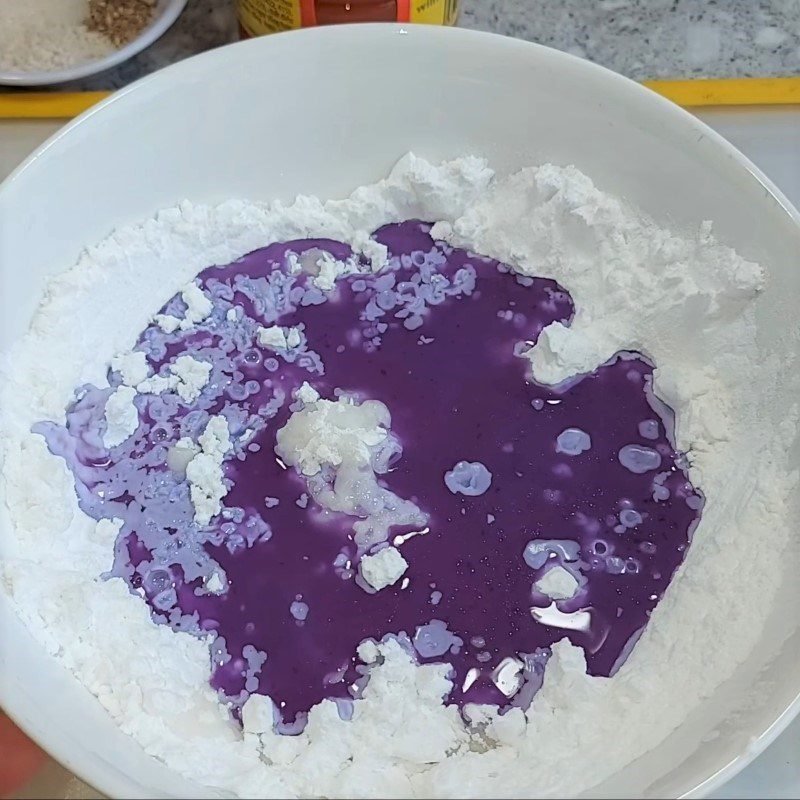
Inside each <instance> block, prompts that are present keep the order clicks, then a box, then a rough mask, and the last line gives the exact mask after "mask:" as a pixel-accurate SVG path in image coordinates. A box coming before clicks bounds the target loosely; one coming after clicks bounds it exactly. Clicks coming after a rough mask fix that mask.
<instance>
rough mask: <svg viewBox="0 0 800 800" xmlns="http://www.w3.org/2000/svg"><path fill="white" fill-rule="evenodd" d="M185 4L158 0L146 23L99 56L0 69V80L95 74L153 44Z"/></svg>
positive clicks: (59, 79)
mask: <svg viewBox="0 0 800 800" xmlns="http://www.w3.org/2000/svg"><path fill="white" fill-rule="evenodd" d="M185 6H186V0H158V3H157V4H156V9H155V12H154V14H153V19H152V21H151V22H150V24H149V25H148V26H147V27H146V28H143V29H142V32H141V33H140V34H139V35H138V36H137V37H136V38H135V39H133V40H132V41H130V42H128V44H126V45H124V46H123V47H120V48H119V49H117V50H114V51H113V52H112V53H109V55H107V56H105V57H103V58H96V59H94V60H93V61H84V62H83V63H81V64H76V65H75V66H74V67H66V68H64V69H54V70H43V71H39V72H14V71H3V70H0V84H3V83H4V84H7V85H9V86H45V85H48V84H52V83H65V82H66V81H75V80H78V79H79V78H87V77H88V76H89V75H96V74H97V73H98V72H103V71H104V70H107V69H111V67H116V66H117V64H121V63H122V62H123V61H127V60H128V59H129V58H132V57H133V56H135V55H136V54H137V53H140V52H141V51H142V50H144V49H145V47H149V46H150V45H151V44H153V42H154V41H156V39H158V38H160V37H161V36H163V34H164V33H165V32H166V31H167V30H168V29H169V28H170V26H171V25H172V23H173V22H175V20H176V19H178V17H179V16H180V13H181V11H183V9H184V7H185Z"/></svg>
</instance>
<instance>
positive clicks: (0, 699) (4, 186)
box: [0, 0, 800, 798]
mask: <svg viewBox="0 0 800 800" xmlns="http://www.w3.org/2000/svg"><path fill="white" fill-rule="evenodd" d="M173 2H175V3H176V5H180V6H181V8H182V7H183V5H185V3H186V0H173ZM176 16H177V14H176ZM165 29H166V28H165ZM411 31H413V33H414V36H417V37H422V38H423V39H424V38H426V37H427V38H428V42H427V43H426V46H431V47H435V46H437V44H438V43H439V42H440V41H442V40H443V39H448V38H451V39H452V38H457V37H458V38H462V39H465V40H467V39H473V40H475V41H478V40H480V41H482V42H484V43H488V42H491V44H490V45H489V46H490V47H504V48H514V49H516V50H517V51H519V52H522V51H527V52H530V53H533V52H536V53H538V55H539V57H542V58H546V59H551V60H552V62H553V63H554V64H556V65H558V64H565V65H567V66H568V67H570V68H577V69H578V70H585V71H586V72H587V73H594V74H595V75H597V76H601V77H602V78H603V79H604V80H606V81H607V82H609V84H611V83H615V84H616V85H617V86H618V87H621V88H623V89H624V90H625V91H627V92H629V93H630V94H631V95H636V96H638V98H640V100H641V101H643V102H645V103H649V104H651V108H653V109H656V110H657V109H660V111H661V113H666V114H671V115H672V116H673V117H674V118H675V119H677V120H681V122H680V124H681V125H684V126H689V127H690V128H692V129H693V130H694V131H695V132H697V133H698V134H701V135H702V136H703V137H705V138H707V139H710V140H711V141H713V142H714V144H715V146H716V147H718V148H720V149H722V150H723V151H724V152H725V153H726V154H727V155H728V156H729V157H730V158H731V159H732V160H733V161H734V162H735V163H736V164H737V165H738V166H739V167H741V168H743V169H744V170H745V171H746V172H747V173H749V175H750V178H751V179H753V180H755V181H756V183H758V184H760V186H761V187H762V188H763V190H764V191H765V193H766V195H767V196H769V197H770V198H771V199H772V200H773V201H774V202H775V203H776V204H777V205H778V206H779V207H780V209H781V212H784V213H785V214H787V215H788V217H789V218H790V219H791V220H792V222H793V223H794V224H795V225H796V226H797V229H798V232H800V211H798V209H797V208H795V206H794V205H793V203H792V202H791V201H790V200H789V199H788V198H787V197H786V195H785V194H784V193H783V192H782V191H781V190H780V189H779V188H778V187H777V186H776V185H775V183H774V182H773V181H772V180H771V179H770V178H769V177H767V175H765V174H764V172H763V171H762V170H761V169H760V168H759V167H758V166H756V165H755V164H754V163H753V162H752V161H751V160H750V159H749V158H748V157H747V156H745V155H744V154H743V153H742V152H741V151H739V150H738V149H737V148H736V147H735V146H734V145H733V144H731V143H730V142H729V141H728V140H727V139H725V138H724V137H723V136H722V135H721V134H719V133H717V131H715V130H714V129H713V128H711V127H710V126H709V125H707V124H706V123H705V122H703V121H702V120H700V119H699V118H698V117H696V116H694V115H693V114H691V113H690V112H689V111H687V110H686V109H684V108H682V107H680V106H678V105H677V104H675V103H673V102H672V101H671V100H668V99H667V98H665V97H663V96H662V95H660V94H658V93H657V92H655V91H653V90H651V89H649V88H648V87H646V86H644V85H643V84H641V83H638V82H637V81H634V80H633V79H631V78H628V77H626V76H624V75H622V74H620V73H617V72H614V71H613V70H611V69H609V68H607V67H604V66H602V65H599V64H595V63H593V62H591V61H588V60H586V59H583V58H581V57H579V56H575V55H573V54H570V53H566V52H564V51H561V50H558V49H556V48H552V47H548V46H545V45H541V44H538V43H534V42H529V41H526V40H523V39H518V38H515V37H511V36H505V35H502V34H497V33H492V32H488V31H477V30H470V29H465V28H457V27H455V28H449V27H440V26H434V25H424V24H408V23H352V24H344V25H330V26H318V27H312V28H299V29H294V30H290V31H284V32H281V33H277V34H271V35H269V36H262V37H255V38H253V39H248V40H243V41H238V42H232V43H230V44H227V45H224V46H222V47H218V48H215V49H213V50H208V51H205V52H202V53H198V54H196V55H194V56H190V57H189V58H186V59H183V60H181V61H179V62H176V63H174V64H171V65H169V66H167V67H164V68H162V69H159V70H157V71H155V72H153V73H150V74H149V75H146V76H144V77H142V78H140V79H138V80H136V81H134V82H132V83H130V84H128V85H127V86H125V87H123V88H121V89H119V90H118V91H116V92H114V93H113V94H112V95H110V96H109V97H107V98H105V99H104V100H102V101H101V102H99V103H98V104H96V105H95V106H93V107H91V108H89V109H88V110H86V111H85V112H83V113H82V114H80V115H79V116H78V117H76V118H74V119H73V120H71V121H70V122H69V123H67V124H66V125H65V126H64V127H62V128H60V129H59V130H58V131H56V132H55V133H54V134H53V135H52V136H50V137H49V138H48V139H47V140H46V141H45V142H44V143H43V144H41V145H40V146H39V147H38V148H37V149H36V150H35V151H34V152H33V153H32V154H30V155H29V156H28V157H27V158H26V159H25V160H24V161H23V162H22V163H21V164H20V165H19V166H17V168H16V169H15V170H14V171H13V172H11V173H10V174H9V175H8V176H7V177H6V178H5V180H3V181H2V182H0V198H2V196H3V194H4V193H5V192H6V191H8V190H9V189H10V187H11V186H12V185H13V184H15V183H16V182H17V181H18V180H20V179H21V178H22V177H23V175H24V173H25V171H26V169H27V168H28V167H29V166H30V165H31V164H33V163H34V162H35V161H37V160H38V159H39V158H40V157H41V156H42V155H43V154H44V153H45V152H46V151H48V150H50V149H51V148H52V147H54V146H56V145H57V144H58V143H59V142H60V140H61V139H62V138H65V137H68V136H70V135H71V132H72V130H73V129H74V128H76V127H79V126H86V125H90V124H92V123H93V121H94V118H95V117H99V118H100V119H101V121H102V118H103V116H104V115H105V113H106V110H107V109H108V108H110V107H111V106H113V105H115V104H118V103H125V102H126V98H127V96H128V95H132V94H141V93H142V92H144V93H147V94H149V95H153V96H154V95H156V94H157V93H158V90H159V87H160V86H163V85H164V84H165V83H169V82H170V81H171V78H172V76H173V75H177V74H179V73H180V72H186V73H188V74H191V73H192V72H194V71H196V70H197V69H198V65H200V64H201V63H202V64H208V65H213V64H215V63H216V66H217V67H224V66H225V65H226V63H227V62H228V60H229V58H230V53H231V49H232V48H237V49H238V50H241V49H243V48H254V49H255V48H258V47H269V42H270V41H271V40H273V39H274V38H275V37H280V38H284V37H297V38H298V39H299V38H313V37H319V36H326V37H331V38H335V37H337V36H340V37H342V38H345V39H346V38H348V37H353V36H363V37H371V38H375V37H376V36H385V35H390V36H394V35H395V34H396V33H410V32H411ZM779 213H780V212H779ZM3 600H5V598H2V597H0V614H2V612H3V603H2V601H3ZM8 605H9V607H10V608H11V607H13V604H11V603H8ZM12 613H14V614H15V616H17V617H18V615H17V614H16V611H13V612H12ZM22 624H23V625H24V623H22ZM23 706H24V702H23V701H20V702H18V701H17V698H16V697H15V696H14V695H13V694H11V693H9V692H7V691H5V683H4V681H2V680H0V708H2V709H3V710H4V711H5V712H6V714H7V715H8V716H9V717H10V718H11V719H12V720H13V721H14V722H15V723H16V724H17V725H18V726H19V727H20V728H22V729H23V730H24V731H25V733H26V734H28V735H29V736H31V738H33V739H34V740H36V741H40V742H46V746H45V749H46V750H47V752H48V754H49V755H51V756H52V757H53V758H55V759H56V760H57V761H59V762H60V763H62V764H65V765H68V766H69V768H70V769H71V770H72V771H73V772H75V773H76V774H78V775H79V776H80V777H81V778H82V779H83V778H84V776H86V778H87V779H88V778H89V777H91V779H90V780H86V782H87V783H90V784H91V785H92V786H94V787H95V788H97V789H99V790H100V791H102V792H103V793H104V794H106V795H108V796H110V797H114V796H127V795H129V793H130V786H129V785H128V784H126V782H125V781H124V780H121V779H120V776H119V773H117V772H116V770H114V769H113V767H111V766H110V765H106V764H97V763H95V762H94V761H93V760H92V759H91V755H90V753H88V752H87V751H86V750H84V749H83V748H82V746H81V744H80V742H75V741H67V740H63V739H57V740H55V741H54V738H55V737H51V736H50V735H49V731H48V728H47V726H46V724H43V725H42V726H41V727H40V728H39V729H38V730H35V731H34V730H32V728H33V725H31V724H28V725H26V724H24V723H23V724H21V722H20V720H22V719H24V717H25V715H24V713H23ZM796 717H800V684H798V686H797V687H796V690H795V695H794V698H793V699H792V700H791V701H790V702H789V704H788V705H787V706H786V707H785V708H784V709H783V710H782V711H781V712H780V713H779V714H778V715H777V716H776V717H775V718H774V719H773V720H772V721H771V722H770V723H769V724H767V725H765V726H760V728H761V729H760V730H758V731H757V732H756V733H755V734H754V735H752V736H751V737H750V739H749V741H748V744H747V746H746V747H745V749H744V750H743V751H742V752H741V753H740V754H739V755H737V756H735V757H734V758H732V759H731V760H730V761H728V763H726V764H723V765H722V766H720V767H717V766H715V765H709V768H708V769H707V770H706V777H705V778H704V779H703V780H701V781H700V782H699V783H697V784H695V785H694V786H691V787H687V788H686V789H685V790H684V791H683V792H682V793H681V794H680V795H679V797H680V798H703V797H707V796H708V795H709V794H711V793H712V792H714V791H716V790H717V789H719V788H720V787H721V786H723V785H724V784H725V783H726V782H727V781H729V780H730V779H732V778H733V777H734V776H735V775H737V774H738V773H739V772H741V770H743V769H744V768H745V767H747V766H748V765H749V764H750V763H752V762H753V761H754V760H755V759H756V758H757V757H758V756H759V755H760V754H761V753H762V752H764V750H765V749H766V748H767V747H768V746H769V745H770V744H772V742H774V741H775V740H776V739H777V738H778V737H779V736H780V734H781V733H783V731H784V730H785V729H786V728H787V727H788V726H789V725H790V724H791V723H792V722H793V720H794V719H795V718H796ZM126 790H127V791H126Z"/></svg>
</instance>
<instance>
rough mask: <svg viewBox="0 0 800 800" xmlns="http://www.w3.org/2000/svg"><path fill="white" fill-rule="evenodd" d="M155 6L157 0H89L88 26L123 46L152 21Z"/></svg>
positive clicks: (118, 45) (117, 45)
mask: <svg viewBox="0 0 800 800" xmlns="http://www.w3.org/2000/svg"><path fill="white" fill-rule="evenodd" d="M155 7H156V0H89V13H88V15H87V19H86V27H87V28H88V29H89V30H90V31H96V32H97V33H100V34H102V35H103V36H105V37H106V38H107V39H109V40H110V41H111V43H112V44H114V45H115V46H116V47H121V46H122V45H124V44H127V43H128V42H130V41H132V40H133V39H135V38H136V37H137V36H138V35H139V33H140V32H141V31H142V29H143V28H144V27H145V26H146V25H148V24H149V23H150V21H151V20H152V19H153V13H154V11H155Z"/></svg>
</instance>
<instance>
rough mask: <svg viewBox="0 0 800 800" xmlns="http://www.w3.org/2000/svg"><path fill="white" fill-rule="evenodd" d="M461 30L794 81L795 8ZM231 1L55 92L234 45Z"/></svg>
mask: <svg viewBox="0 0 800 800" xmlns="http://www.w3.org/2000/svg"><path fill="white" fill-rule="evenodd" d="M461 8H462V11H461V18H460V23H459V24H460V25H461V26H462V27H465V28H475V29H478V30H484V31H494V32H496V33H503V34H506V35H508V36H516V37H518V38H521V39H528V40H530V41H533V42H540V43H541V44H546V45H550V46H551V47H557V48H558V49H560V50H566V51H567V52H570V53H574V54H576V55H580V56H582V57H584V58H588V59H589V60H591V61H595V62H597V63H598V64H603V65H604V66H606V67H610V68H611V69H613V70H616V71H617V72H621V73H623V74H625V75H628V76H629V77H631V78H634V79H636V80H645V79H647V78H690V77H692V78H699V77H713V78H728V77H753V76H756V77H775V76H781V75H798V74H800V0H462V6H461ZM236 38H237V30H236V21H235V18H234V13H233V0H189V3H188V5H187V7H186V10H185V11H184V12H183V14H182V15H181V17H180V19H179V20H178V21H177V23H176V24H175V25H174V26H173V28H172V29H171V30H170V31H168V32H167V33H166V34H165V35H164V36H163V37H162V38H161V39H160V40H159V41H158V42H156V43H155V44H154V45H152V46H151V47H150V48H148V49H147V50H146V51H144V52H143V53H141V54H140V55H138V56H137V57H136V58H133V59H131V60H130V61H128V62H126V63H125V64H123V65H121V66H120V67H118V68H116V69H114V70H112V71H110V72H107V73H105V74H103V75H98V76H95V77H94V78H91V79H88V80H83V81H79V82H76V83H74V84H72V85H68V86H63V87H60V88H62V89H73V90H79V89H111V88H118V87H120V86H123V85H125V84H126V83H129V82H130V81H132V80H134V79H136V78H139V77H141V76H142V75H146V74H147V73H149V72H152V71H153V70H155V69H158V68H160V67H163V66H166V65H167V64H171V63H173V62H174V61H178V60H180V59H181V58H186V57H187V56H190V55H193V54H195V53H199V52H201V51H203V50H208V49H210V48H212V47H218V46H219V45H222V44H227V43H228V42H232V41H235V40H236Z"/></svg>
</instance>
